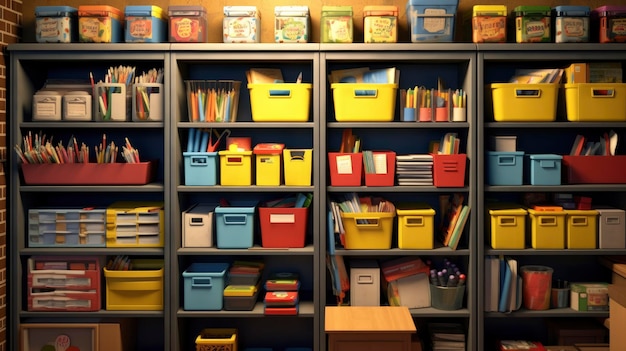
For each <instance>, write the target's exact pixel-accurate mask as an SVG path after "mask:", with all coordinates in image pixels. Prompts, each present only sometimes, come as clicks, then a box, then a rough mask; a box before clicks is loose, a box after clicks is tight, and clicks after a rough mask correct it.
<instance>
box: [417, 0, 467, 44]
mask: <svg viewBox="0 0 626 351" xmlns="http://www.w3.org/2000/svg"><path fill="white" fill-rule="evenodd" d="M458 5H459V1H458V0H409V1H408V2H407V4H406V18H407V22H408V26H409V28H410V30H411V42H413V43H423V42H452V41H453V40H454V18H455V16H456V9H457V7H458Z"/></svg>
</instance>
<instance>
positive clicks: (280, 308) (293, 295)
mask: <svg viewBox="0 0 626 351" xmlns="http://www.w3.org/2000/svg"><path fill="white" fill-rule="evenodd" d="M299 288H300V280H299V279H298V275H297V274H296V273H276V274H273V275H272V276H270V277H269V279H268V280H267V281H266V282H265V290H266V293H265V299H264V300H263V302H264V305H265V314H266V315H297V314H298V301H299V297H298V289H299Z"/></svg>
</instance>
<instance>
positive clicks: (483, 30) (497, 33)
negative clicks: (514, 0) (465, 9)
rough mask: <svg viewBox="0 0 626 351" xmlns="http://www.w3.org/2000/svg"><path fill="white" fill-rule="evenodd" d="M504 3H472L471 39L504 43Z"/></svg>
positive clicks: (505, 12)
mask: <svg viewBox="0 0 626 351" xmlns="http://www.w3.org/2000/svg"><path fill="white" fill-rule="evenodd" d="M506 16H507V7H506V5H474V7H473V8H472V41H473V42H474V43H506Z"/></svg>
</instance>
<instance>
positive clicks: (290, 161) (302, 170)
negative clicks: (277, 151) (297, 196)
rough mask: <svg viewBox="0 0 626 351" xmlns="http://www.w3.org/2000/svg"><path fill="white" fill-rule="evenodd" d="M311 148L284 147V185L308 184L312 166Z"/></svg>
mask: <svg viewBox="0 0 626 351" xmlns="http://www.w3.org/2000/svg"><path fill="white" fill-rule="evenodd" d="M312 155H313V150H312V149H284V150H283V169H284V173H285V185H288V186H310V185H311V171H312V168H313V165H312V161H311V158H312Z"/></svg>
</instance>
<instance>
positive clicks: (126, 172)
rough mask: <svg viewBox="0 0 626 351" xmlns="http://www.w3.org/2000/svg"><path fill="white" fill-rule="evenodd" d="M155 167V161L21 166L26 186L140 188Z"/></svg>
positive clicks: (148, 179)
mask: <svg viewBox="0 0 626 351" xmlns="http://www.w3.org/2000/svg"><path fill="white" fill-rule="evenodd" d="M155 166H156V164H155V161H149V162H140V163H121V162H118V163H95V162H92V163H62V164H60V163H36V164H33V163H23V164H22V165H21V167H22V174H23V175H24V183H26V184H28V185H144V184H148V183H150V182H151V181H152V179H154V169H155Z"/></svg>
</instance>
